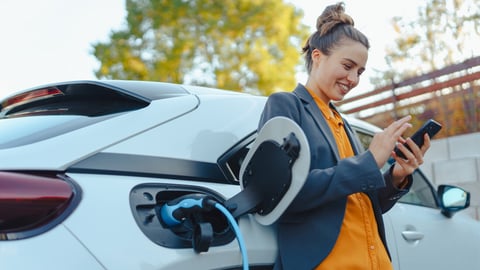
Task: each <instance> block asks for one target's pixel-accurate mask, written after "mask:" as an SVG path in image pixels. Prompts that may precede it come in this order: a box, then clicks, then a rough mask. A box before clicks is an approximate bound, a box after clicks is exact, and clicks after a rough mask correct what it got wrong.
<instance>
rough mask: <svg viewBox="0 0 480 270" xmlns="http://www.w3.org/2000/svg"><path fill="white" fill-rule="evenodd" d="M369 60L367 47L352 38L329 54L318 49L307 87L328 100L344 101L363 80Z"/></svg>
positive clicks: (314, 54) (325, 100) (313, 54)
mask: <svg viewBox="0 0 480 270" xmlns="http://www.w3.org/2000/svg"><path fill="white" fill-rule="evenodd" d="M367 59H368V49H367V48H366V47H365V46H364V45H363V44H361V43H360V42H356V41H352V40H344V41H342V42H341V43H340V45H339V46H337V47H335V48H333V50H332V52H331V54H330V55H324V54H322V52H320V51H319V50H317V49H315V50H313V52H312V61H313V64H312V70H311V72H310V76H309V78H308V81H307V85H306V86H307V88H308V89H310V90H311V91H314V92H315V93H316V94H317V95H318V96H319V97H320V98H321V99H322V100H323V101H324V102H325V103H328V102H330V101H331V100H333V101H339V100H342V99H343V98H344V97H345V95H346V94H347V93H348V92H350V90H352V89H353V88H354V87H355V86H357V85H358V83H359V82H360V75H361V74H362V73H363V71H364V70H365V65H366V63H367Z"/></svg>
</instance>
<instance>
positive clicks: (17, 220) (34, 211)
mask: <svg viewBox="0 0 480 270" xmlns="http://www.w3.org/2000/svg"><path fill="white" fill-rule="evenodd" d="M73 196H74V190H73V188H72V186H71V185H70V184H69V183H68V182H66V181H64V180H62V179H58V178H51V177H44V176H34V175H29V174H20V173H10V172H0V239H2V238H12V236H10V237H8V235H7V234H12V233H13V234H18V233H20V234H22V233H24V232H27V231H31V230H36V229H39V228H41V227H44V226H46V227H48V228H50V227H52V226H51V224H50V223H54V221H55V220H57V218H58V217H59V216H60V215H62V213H63V212H64V210H65V209H66V208H67V207H68V205H69V204H70V202H71V200H72V198H73ZM49 225H50V226H49ZM55 225H56V224H55ZM2 235H3V237H2ZM13 238H23V237H18V236H15V237H13Z"/></svg>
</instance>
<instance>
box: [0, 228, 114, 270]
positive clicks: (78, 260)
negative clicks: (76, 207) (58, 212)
mask: <svg viewBox="0 0 480 270" xmlns="http://www.w3.org/2000/svg"><path fill="white" fill-rule="evenodd" d="M46 243H51V244H46ZM79 267H80V268H79ZM0 269H12V270H13V269H15V270H18V269H91V270H97V269H98V270H100V269H105V268H104V267H103V266H102V265H101V263H100V262H98V261H97V260H96V258H95V255H94V254H92V253H91V252H90V251H89V250H88V248H86V247H85V246H84V245H82V243H80V242H79V241H78V239H77V238H76V237H75V236H74V235H72V233H71V232H70V231H69V230H68V229H67V228H66V227H65V226H63V225H59V226H57V227H55V229H54V230H50V231H48V232H46V233H44V234H42V235H39V236H36V237H33V238H29V239H22V240H17V241H2V242H0Z"/></svg>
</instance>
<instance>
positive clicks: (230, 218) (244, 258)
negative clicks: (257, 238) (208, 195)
mask: <svg viewBox="0 0 480 270" xmlns="http://www.w3.org/2000/svg"><path fill="white" fill-rule="evenodd" d="M215 208H217V209H218V210H220V212H222V213H223V214H224V215H225V217H227V219H228V222H229V223H230V225H231V226H232V228H233V231H234V232H235V235H236V236H237V240H238V245H239V246H240V252H241V253H242V264H243V270H248V254H247V249H246V248H245V243H244V242H243V237H242V232H241V231H240V228H239V227H238V224H237V221H236V220H235V218H234V217H233V216H232V214H231V213H230V212H229V211H228V210H227V208H225V207H224V206H223V205H221V204H219V203H215Z"/></svg>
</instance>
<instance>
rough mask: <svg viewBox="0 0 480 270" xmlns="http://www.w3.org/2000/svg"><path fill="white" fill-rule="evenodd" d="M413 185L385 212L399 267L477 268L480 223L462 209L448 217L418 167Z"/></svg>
mask: <svg viewBox="0 0 480 270" xmlns="http://www.w3.org/2000/svg"><path fill="white" fill-rule="evenodd" d="M413 183H414V184H413V186H412V188H411V190H410V192H409V193H408V194H407V195H405V196H404V197H403V198H402V199H401V200H400V201H399V203H397V204H396V205H395V207H393V208H392V209H391V210H390V211H389V212H388V213H387V214H386V215H385V219H388V220H389V222H386V223H387V224H389V225H390V226H391V227H390V228H388V227H387V228H386V229H387V234H391V235H393V238H395V247H394V248H395V250H396V253H397V256H398V268H399V269H408V270H415V269H440V270H441V269H445V270H447V269H479V267H480V256H479V255H480V249H479V243H480V242H479V241H480V229H479V228H480V224H478V221H475V220H473V219H472V218H470V217H469V216H468V215H466V214H464V213H458V214H456V215H455V216H453V217H451V218H448V217H446V216H445V215H443V214H442V213H441V210H440V209H439V208H438V207H437V198H436V195H435V194H436V193H435V190H434V189H433V187H432V186H431V184H430V183H429V182H428V180H427V179H426V177H425V176H424V175H423V174H422V173H421V171H416V172H415V173H414V175H413Z"/></svg>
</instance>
